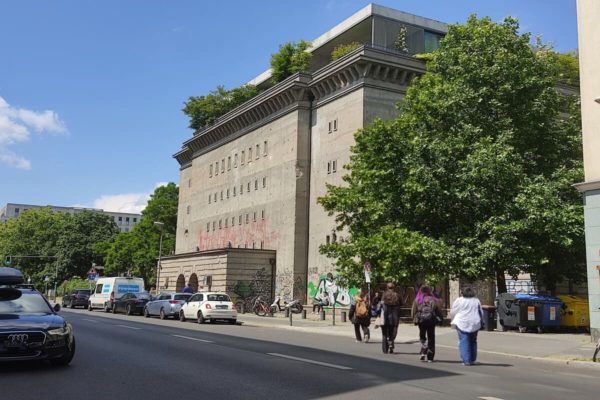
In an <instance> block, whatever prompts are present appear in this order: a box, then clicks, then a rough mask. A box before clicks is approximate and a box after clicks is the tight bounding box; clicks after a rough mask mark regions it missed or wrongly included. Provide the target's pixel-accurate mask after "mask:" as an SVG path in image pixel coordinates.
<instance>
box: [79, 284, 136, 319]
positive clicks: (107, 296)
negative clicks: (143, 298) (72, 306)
mask: <svg viewBox="0 0 600 400" xmlns="http://www.w3.org/2000/svg"><path fill="white" fill-rule="evenodd" d="M143 291H144V279H142V278H132V277H123V276H115V277H102V278H98V280H97V281H96V287H95V288H94V290H93V291H92V294H91V295H90V301H89V302H88V310H90V311H93V310H94V308H101V309H103V310H104V311H106V312H109V311H111V310H112V302H113V300H115V299H119V298H121V296H123V295H124V294H125V293H139V292H143Z"/></svg>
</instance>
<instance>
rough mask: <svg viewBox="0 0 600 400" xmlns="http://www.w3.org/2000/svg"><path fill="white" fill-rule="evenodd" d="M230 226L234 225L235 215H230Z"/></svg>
mask: <svg viewBox="0 0 600 400" xmlns="http://www.w3.org/2000/svg"><path fill="white" fill-rule="evenodd" d="M231 226H235V217H231Z"/></svg>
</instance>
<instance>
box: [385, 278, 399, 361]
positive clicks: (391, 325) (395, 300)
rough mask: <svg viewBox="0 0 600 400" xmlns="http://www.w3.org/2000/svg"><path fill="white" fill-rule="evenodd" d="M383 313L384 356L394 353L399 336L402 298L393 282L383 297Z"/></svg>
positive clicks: (388, 285)
mask: <svg viewBox="0 0 600 400" xmlns="http://www.w3.org/2000/svg"><path fill="white" fill-rule="evenodd" d="M381 302H382V308H381V312H382V313H383V315H382V317H383V325H382V326H381V335H382V339H381V347H382V349H383V353H384V354H388V353H390V354H391V353H393V352H394V340H396V335H397V334H398V324H399V323H400V315H399V314H400V296H398V293H396V290H395V286H394V284H393V283H392V282H389V283H388V284H387V289H386V290H385V292H383V295H382V297H381Z"/></svg>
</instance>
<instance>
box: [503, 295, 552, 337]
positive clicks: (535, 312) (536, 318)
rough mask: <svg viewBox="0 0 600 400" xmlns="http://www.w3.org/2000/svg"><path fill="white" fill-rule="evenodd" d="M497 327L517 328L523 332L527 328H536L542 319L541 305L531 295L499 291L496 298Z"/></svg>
mask: <svg viewBox="0 0 600 400" xmlns="http://www.w3.org/2000/svg"><path fill="white" fill-rule="evenodd" d="M496 311H497V313H498V317H497V318H498V329H499V330H502V331H506V330H507V329H518V330H519V331H520V332H525V331H526V330H527V329H528V328H538V327H539V326H541V321H542V307H541V306H540V302H539V301H537V300H535V298H533V297H532V295H526V294H518V295H513V294H511V293H500V294H499V295H498V297H497V298H496Z"/></svg>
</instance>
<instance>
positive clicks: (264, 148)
mask: <svg viewBox="0 0 600 400" xmlns="http://www.w3.org/2000/svg"><path fill="white" fill-rule="evenodd" d="M266 156H267V141H266V140H265V141H264V142H263V157H266Z"/></svg>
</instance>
